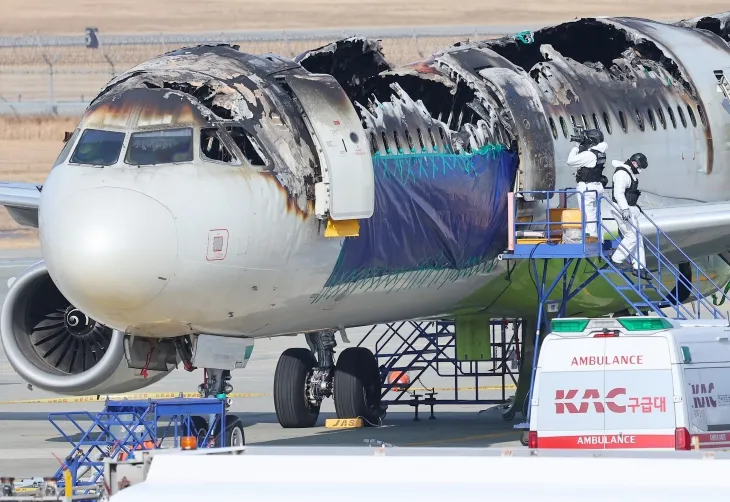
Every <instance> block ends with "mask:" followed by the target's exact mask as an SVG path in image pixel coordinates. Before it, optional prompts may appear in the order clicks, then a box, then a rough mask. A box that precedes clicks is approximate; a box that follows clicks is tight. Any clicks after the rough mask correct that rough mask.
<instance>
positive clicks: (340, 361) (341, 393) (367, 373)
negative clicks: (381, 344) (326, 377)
mask: <svg viewBox="0 0 730 502" xmlns="http://www.w3.org/2000/svg"><path fill="white" fill-rule="evenodd" d="M380 392H381V388H380V371H379V370H378V363H377V361H376V360H375V356H374V355H373V353H372V352H370V351H369V350H368V349H366V348H364V347H349V348H347V349H345V350H343V351H342V353H341V354H340V357H338V358H337V364H336V365H335V381H334V400H335V411H337V418H358V417H361V418H363V419H365V424H366V425H379V424H380V418H381V415H382V413H383V410H382V409H381V407H380Z"/></svg>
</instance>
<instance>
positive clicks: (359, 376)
mask: <svg viewBox="0 0 730 502" xmlns="http://www.w3.org/2000/svg"><path fill="white" fill-rule="evenodd" d="M305 336H306V339H307V345H309V349H304V348H291V349H287V350H285V351H284V353H283V354H282V355H281V357H280V358H279V362H278V364H277V366H276V373H275V374H274V407H275V409H276V417H277V419H278V420H279V423H280V424H281V426H282V427H285V428H302V427H312V426H313V425H314V424H315V423H316V422H317V419H318V418H319V410H320V407H321V405H322V401H323V400H324V399H325V398H327V397H334V401H335V410H336V412H337V417H338V418H358V417H359V418H362V419H364V421H365V423H366V424H368V425H379V423H380V420H381V419H382V418H383V417H384V416H385V410H384V408H383V407H381V404H380V394H381V388H380V386H381V380H380V372H379V370H378V365H377V361H376V359H375V356H374V355H373V353H372V352H370V351H369V350H368V349H366V348H363V347H349V348H347V349H345V350H343V351H342V353H341V354H340V356H339V357H338V359H337V363H336V364H335V362H334V354H335V351H334V348H335V346H336V345H337V342H336V341H335V333H334V331H318V332H314V333H306V335H305ZM315 355H316V357H315Z"/></svg>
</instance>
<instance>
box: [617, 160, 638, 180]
mask: <svg viewBox="0 0 730 502" xmlns="http://www.w3.org/2000/svg"><path fill="white" fill-rule="evenodd" d="M611 165H612V166H613V167H623V168H625V169H626V170H627V171H629V172H630V173H631V174H633V175H634V176H637V175H638V174H639V173H640V172H641V169H635V168H633V167H631V166H627V165H626V164H625V163H624V162H623V161H621V160H612V161H611Z"/></svg>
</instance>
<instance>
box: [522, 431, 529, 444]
mask: <svg viewBox="0 0 730 502" xmlns="http://www.w3.org/2000/svg"><path fill="white" fill-rule="evenodd" d="M520 444H521V445H522V446H528V445H529V444H530V431H522V434H520Z"/></svg>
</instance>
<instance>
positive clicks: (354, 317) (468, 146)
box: [39, 18, 730, 337]
mask: <svg viewBox="0 0 730 502" xmlns="http://www.w3.org/2000/svg"><path fill="white" fill-rule="evenodd" d="M721 26H722V25H721ZM727 67H730V48H729V47H728V45H727V41H726V40H725V39H723V38H722V37H721V36H718V35H715V34H713V33H710V32H708V31H703V30H697V29H692V28H688V27H682V26H676V25H668V24H662V23H658V22H653V21H649V20H641V19H633V18H610V19H582V20H578V21H574V22H570V23H565V24H562V25H560V26H557V27H551V28H546V29H544V30H540V31H538V32H535V33H534V41H533V42H531V43H525V42H523V41H521V40H518V39H515V38H513V37H506V38H503V39H498V40H490V41H482V42H463V43H460V44H457V45H455V46H453V47H450V48H448V49H446V50H443V51H441V52H440V53H438V54H436V55H434V56H432V57H429V58H427V59H426V60H424V61H419V62H415V63H413V64H410V65H406V66H403V67H400V68H392V67H391V66H390V65H389V64H388V63H387V62H386V61H385V59H384V58H383V56H382V54H381V53H380V47H379V44H378V43H376V42H373V41H368V40H364V39H359V38H352V39H347V40H342V41H339V42H336V43H334V44H331V45H328V46H325V47H322V48H319V49H316V50H312V51H309V52H307V53H305V54H303V55H301V56H300V57H298V58H297V59H296V61H289V60H286V59H283V58H281V57H278V56H275V55H265V56H254V55H249V54H245V53H242V52H240V51H239V50H238V48H237V47H232V46H221V45H217V46H214V45H203V46H197V47H192V48H185V49H180V50H177V51H173V52H171V53H167V54H164V55H162V56H159V57H157V58H155V59H152V60H150V61H147V62H145V63H143V64H141V65H139V66H137V67H135V68H132V69H130V70H128V71H127V72H124V73H123V74H121V75H119V76H118V77H116V78H115V79H114V80H112V81H111V82H110V83H109V84H108V85H107V86H106V87H105V88H104V89H103V90H102V91H101V92H100V94H99V95H98V96H97V97H96V99H95V100H94V101H93V102H92V104H91V106H90V107H89V110H88V111H87V113H86V115H85V116H84V118H83V119H82V121H81V123H80V124H79V129H78V130H77V131H76V133H75V134H74V136H73V137H72V138H71V139H70V140H69V141H68V143H67V148H65V149H64V152H63V153H62V154H61V156H60V157H59V160H58V162H57V165H56V167H54V169H53V170H52V172H51V173H50V175H49V177H48V180H47V182H46V184H45V185H44V189H43V198H42V200H41V206H40V227H39V228H40V234H41V242H42V245H43V251H44V257H45V260H46V263H47V266H48V271H49V274H50V276H51V277H52V278H53V280H54V282H55V283H56V285H57V286H58V288H59V290H60V291H61V292H62V293H63V295H64V296H66V298H68V300H69V301H70V302H71V303H73V304H74V305H75V306H77V307H78V308H80V309H81V310H83V311H84V312H85V313H86V314H87V315H89V316H91V317H93V318H95V319H97V320H98V321H100V322H102V323H104V324H107V325H109V326H112V327H114V328H115V329H119V330H123V331H127V332H131V333H133V334H138V335H142V336H153V337H154V336H156V337H167V336H176V335H181V334H187V333H214V334H221V335H248V336H270V335H277V334H286V333H300V332H306V331H314V330H321V329H328V328H335V327H339V326H357V325H366V324H375V323H382V322H389V321H394V320H398V319H408V318H416V317H424V316H443V315H450V314H453V313H454V312H457V311H474V310H482V309H483V308H484V305H490V307H489V312H493V313H494V314H495V315H523V316H524V315H530V314H531V313H532V312H533V310H534V306H535V293H534V290H533V289H532V284H531V283H529V284H528V283H527V281H522V280H521V279H519V278H518V277H512V278H511V279H510V281H511V282H510V281H507V282H505V281H504V280H501V279H502V278H504V277H505V275H506V273H507V271H506V268H505V265H503V263H502V262H498V261H497V260H496V257H497V255H498V253H500V252H501V251H502V250H503V249H504V247H505V243H506V225H507V222H506V216H505V215H506V213H505V211H506V196H505V194H506V193H507V192H508V191H510V190H512V189H513V188H514V187H515V186H516V187H518V188H520V189H523V190H547V189H553V188H565V187H571V186H574V185H575V180H574V177H573V176H574V173H572V172H569V170H568V168H567V166H566V165H565V159H566V158H567V154H568V151H569V149H570V148H571V143H570V141H569V139H568V138H569V137H570V135H571V132H572V129H573V126H574V125H576V124H579V125H584V126H586V127H587V128H593V127H595V128H599V129H601V130H602V131H603V132H604V135H605V140H606V141H607V143H608V151H607V154H608V157H609V158H610V159H619V160H624V159H626V158H628V157H629V156H630V155H631V154H633V153H635V152H642V153H644V154H645V155H646V156H647V157H648V159H649V164H650V167H649V169H648V170H647V171H646V173H644V174H642V180H641V185H642V191H643V194H644V195H643V203H644V207H645V208H646V209H649V210H650V209H651V208H654V207H665V206H676V205H682V204H689V203H696V202H714V201H725V200H728V198H729V197H728V189H730V174H728V171H727V170H728V162H729V161H730V156H729V153H728V146H727V145H728V139H730V130H728V124H730V121H728V118H729V117H730V115H728V107H727V98H726V97H725V96H724V94H722V93H721V92H718V88H717V78H716V76H715V74H714V72H713V70H720V69H724V68H727ZM312 74H315V76H316V75H317V74H325V75H331V76H332V77H334V79H336V81H337V82H338V83H339V86H338V87H337V88H335V87H334V86H333V81H334V79H330V80H322V81H321V82H320V84H316V85H318V86H319V87H317V89H318V91H317V92H320V94H317V96H319V97H318V98H317V99H321V100H322V101H321V107H319V108H318V106H317V100H316V99H314V98H312V99H310V100H309V101H307V102H305V101H304V100H303V98H302V94H301V92H300V91H301V87H299V88H298V89H300V91H298V90H297V87H296V86H297V85H300V84H297V82H299V83H301V82H302V81H306V82H310V83H311V82H315V80H306V79H307V78H310V77H312V78H314V77H313V76H312ZM297 79H299V80H297ZM312 85H315V84H312ZM310 98H311V96H310ZM308 106H309V108H308ZM325 108H326V109H327V110H329V112H328V113H341V116H342V117H343V118H342V121H343V122H342V123H340V120H331V122H332V123H331V124H329V127H331V128H332V131H333V132H332V135H331V137H330V138H329V139H327V140H325V141H323V139H322V137H318V136H317V134H315V133H314V130H315V129H316V128H317V127H320V129H319V131H321V130H322V129H321V128H322V127H324V126H323V124H325V122H326V120H325V119H323V118H322V117H321V116H318V114H319V112H318V110H325ZM332 110H334V112H332ZM322 113H324V111H323V112H322ZM333 116H334V115H333ZM338 116H339V115H338ZM330 118H331V117H330ZM313 124H314V125H313ZM317 124H318V125H317ZM343 125H344V126H346V127H347V130H343V131H341V130H340V129H337V128H338V127H342V126H343ZM89 130H94V131H102V132H107V133H115V134H116V135H106V137H105V138H101V136H99V139H98V141H101V142H103V141H107V142H108V144H107V150H108V149H109V148H111V149H112V150H113V151H112V153H111V154H110V155H109V156H108V157H107V158H105V160H103V161H95V160H93V159H91V158H90V157H88V158H86V160H84V159H83V158H82V157H77V158H74V155H75V154H76V153H75V152H76V150H77V149H78V148H79V145H82V144H83V143H84V134H87V136H86V138H87V139H88V138H91V136H88V134H90V133H88V131H89ZM94 134H100V133H98V132H96V133H94ZM112 136H114V137H113V138H112ZM91 139H93V138H91ZM340 140H341V141H342V144H341V151H340V153H341V155H343V158H344V159H349V161H351V162H353V163H354V162H358V159H361V158H362V156H363V155H368V156H371V157H372V159H373V162H374V166H375V171H376V172H375V181H374V191H375V193H374V197H375V213H374V215H373V216H372V218H370V220H368V219H367V218H362V219H361V222H360V226H361V232H364V234H365V235H366V236H367V237H366V238H364V239H361V237H362V236H361V237H337V238H326V237H324V236H323V232H324V227H325V226H326V222H325V223H323V222H322V220H320V219H318V218H317V217H316V215H315V212H316V208H315V206H316V204H317V194H316V186H317V183H320V182H322V180H323V177H324V176H325V173H324V171H325V170H326V167H327V166H326V165H323V163H324V162H325V160H323V159H325V158H326V157H324V156H323V153H322V152H323V151H324V150H326V149H327V148H335V147H336V148H340V144H339V142H340ZM90 141H91V140H90ZM145 142H147V144H145ZM333 142H334V143H336V144H334V145H333V144H332V143H333ZM158 144H159V145H163V146H161V147H160V148H162V149H163V150H165V149H166V150H165V151H167V152H168V153H167V154H165V155H167V157H165V159H164V160H161V161H160V159H156V158H155V154H154V153H150V152H152V151H153V150H154V148H156V146H155V145H158ZM89 145H90V146H93V145H92V144H91V143H90V144H89ZM97 146H98V145H97ZM173 150H175V151H174V152H173ZM130 155H131V157H130ZM135 156H136V158H137V159H136V160H135V159H134V157H135ZM130 158H132V161H131V162H130ZM79 159H81V160H79ZM89 159H91V160H89ZM409 159H410V160H409ZM460 159H464V160H463V161H462V160H460ZM610 159H609V160H610ZM95 162H96V163H95ZM460 162H461V164H460ZM414 166H417V169H416V168H415V167H414ZM444 166H448V169H450V170H451V172H452V174H448V175H447V174H445V173H446V171H447V168H446V167H444ZM455 166H456V167H455ZM398 169H400V170H401V175H402V171H403V170H404V169H405V171H408V172H411V171H413V172H414V173H415V174H413V183H412V184H411V185H409V181H408V175H406V176H405V177H404V178H403V179H402V180H401V181H402V183H400V184H398V183H396V182H395V181H393V176H391V174H392V173H394V172H396V171H397V170H398ZM459 169H463V170H464V173H467V174H469V176H472V177H473V179H474V180H478V181H472V178H465V177H462V178H460V177H459V175H458V171H459ZM480 169H481V170H480ZM386 170H387V173H386V174H383V172H385V171H386ZM438 170H441V171H442V173H441V174H442V176H441V177H438V176H436V175H435V173H436V172H437V171H438ZM416 171H420V172H421V173H427V172H431V173H434V175H433V176H431V177H429V176H423V177H422V178H423V179H428V180H429V181H428V183H429V184H428V185H422V186H427V188H426V189H423V188H420V190H422V192H416V191H413V190H419V189H418V188H412V185H418V178H419V175H418V173H417V172H416ZM343 172H344V171H340V172H339V173H340V174H342V173H343ZM353 172H354V171H353ZM454 173H456V174H454ZM462 174H463V173H462ZM608 174H609V176H610V173H608ZM352 176H353V178H352V184H355V185H358V184H360V183H364V184H365V185H367V183H370V181H368V180H367V179H366V178H357V177H356V174H352ZM342 179H343V178H342V177H340V178H339V180H340V181H339V183H340V185H339V186H343V184H342V183H343V182H342V181H341V180H342ZM363 180H365V181H363ZM424 183H425V182H424ZM396 185H397V186H396ZM396 189H397V190H396ZM337 190H338V189H337V188H335V187H334V185H331V192H332V193H331V194H330V196H331V197H336V196H337V195H338V194H337V193H336V191H337ZM398 190H400V191H398ZM397 201H400V202H397ZM424 201H425V202H424ZM399 203H400V204H401V205H400V206H399V205H398V204H399ZM416 206H418V207H416ZM414 208H415V209H414ZM414 228H418V231H414V235H416V234H417V235H416V236H415V237H413V238H411V239H410V241H407V240H406V241H403V240H399V239H398V235H402V234H403V233H404V232H406V233H407V232H409V231H412V230H413V229H414ZM404 229H405V230H404ZM484 236H489V238H488V239H485V238H484ZM480 238H481V239H483V241H479V239H480ZM358 239H361V240H359V241H358ZM434 241H438V242H441V243H442V245H434V244H433V242H434ZM679 244H680V245H683V244H684V243H679ZM687 244H695V243H691V242H687ZM424 246H426V247H425V248H424ZM428 246H433V247H428ZM424 249H425V251H424ZM464 249H467V250H472V251H473V252H472V251H469V253H471V254H470V255H469V256H462V255H460V254H459V253H462V251H460V250H464ZM417 250H418V251H417ZM696 251H697V252H696V253H695V255H694V256H702V251H701V249H699V248H697V249H696ZM419 253H420V254H419ZM462 254H463V253H462ZM416 255H418V256H416ZM707 265H708V266H709V267H710V268H713V267H715V268H713V270H715V271H716V272H718V273H720V272H722V273H723V274H725V275H727V269H726V268H725V269H722V268H721V267H720V265H718V264H717V263H715V262H714V261H710V262H708V264H707ZM523 275H524V274H523ZM335 276H336V277H335ZM384 278H385V279H384ZM497 279H500V280H497ZM523 279H524V278H523ZM505 287H506V288H507V289H506V290H505ZM505 291H506V292H507V293H506V294H505ZM386 292H388V294H384V293H386ZM621 305H622V302H621V299H620V298H618V297H617V295H616V294H615V293H614V292H613V291H608V290H605V289H604V290H600V291H596V290H593V291H589V292H587V293H585V294H581V295H578V296H577V297H576V298H575V300H573V302H572V304H571V309H573V310H574V311H575V312H581V313H582V314H583V315H589V316H590V315H602V314H606V313H610V312H614V311H616V310H619V308H620V306H621Z"/></svg>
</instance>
